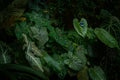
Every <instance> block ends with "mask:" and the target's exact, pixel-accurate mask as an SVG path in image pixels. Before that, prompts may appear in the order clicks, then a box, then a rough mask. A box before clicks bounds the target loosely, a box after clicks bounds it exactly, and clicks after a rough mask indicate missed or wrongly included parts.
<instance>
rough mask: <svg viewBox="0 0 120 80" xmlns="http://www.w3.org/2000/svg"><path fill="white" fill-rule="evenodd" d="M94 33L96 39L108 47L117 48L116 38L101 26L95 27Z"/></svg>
mask: <svg viewBox="0 0 120 80" xmlns="http://www.w3.org/2000/svg"><path fill="white" fill-rule="evenodd" d="M94 32H95V34H96V36H97V37H98V39H99V40H100V41H101V42H103V43H104V44H105V45H107V46H108V47H110V48H115V47H116V48H119V46H118V42H117V40H116V39H115V38H114V37H113V36H112V35H111V34H110V33H108V32H107V31H106V30H105V29H102V28H96V29H95V31H94Z"/></svg>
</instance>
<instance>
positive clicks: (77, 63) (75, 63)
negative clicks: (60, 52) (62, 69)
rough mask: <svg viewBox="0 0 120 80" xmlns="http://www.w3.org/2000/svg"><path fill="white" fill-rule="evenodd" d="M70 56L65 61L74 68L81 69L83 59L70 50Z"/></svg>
mask: <svg viewBox="0 0 120 80" xmlns="http://www.w3.org/2000/svg"><path fill="white" fill-rule="evenodd" d="M67 56H68V58H67V59H65V60H64V63H65V64H66V65H67V66H68V67H69V68H70V69H72V70H75V71H79V70H81V69H82V68H83V64H82V61H81V59H80V58H79V57H78V56H76V55H74V54H73V53H72V52H68V54H67Z"/></svg>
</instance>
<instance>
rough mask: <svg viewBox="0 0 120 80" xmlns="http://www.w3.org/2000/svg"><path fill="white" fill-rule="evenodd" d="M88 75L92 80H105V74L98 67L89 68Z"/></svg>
mask: <svg viewBox="0 0 120 80" xmlns="http://www.w3.org/2000/svg"><path fill="white" fill-rule="evenodd" d="M89 75H90V77H91V79H92V80H106V77H105V73H104V72H103V70H102V69H101V68H100V67H97V66H95V67H94V68H89Z"/></svg>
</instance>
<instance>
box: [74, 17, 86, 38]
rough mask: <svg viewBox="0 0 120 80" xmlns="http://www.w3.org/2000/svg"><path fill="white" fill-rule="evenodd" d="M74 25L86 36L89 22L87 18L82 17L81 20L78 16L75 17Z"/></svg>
mask: <svg viewBox="0 0 120 80" xmlns="http://www.w3.org/2000/svg"><path fill="white" fill-rule="evenodd" d="M73 26H74V28H75V30H76V31H77V33H78V34H79V35H80V36H82V37H85V36H86V33H87V27H88V24H87V21H86V19H85V18H81V20H80V22H79V21H78V19H76V18H75V19H73Z"/></svg>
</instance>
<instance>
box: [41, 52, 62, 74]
mask: <svg viewBox="0 0 120 80" xmlns="http://www.w3.org/2000/svg"><path fill="white" fill-rule="evenodd" d="M42 54H43V59H44V61H45V62H46V63H47V65H48V66H49V67H51V68H53V70H55V71H56V72H61V70H62V69H61V66H60V64H59V63H58V62H57V61H55V60H54V59H53V58H52V57H51V56H49V55H48V54H47V53H46V52H45V51H43V52H42Z"/></svg>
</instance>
